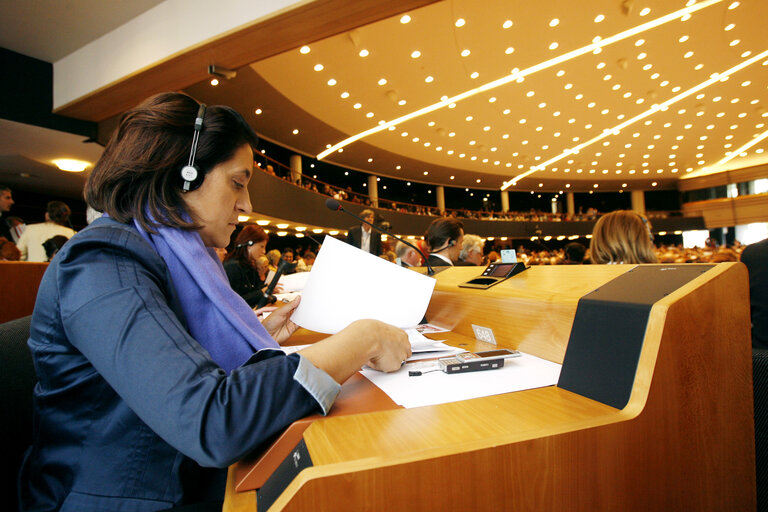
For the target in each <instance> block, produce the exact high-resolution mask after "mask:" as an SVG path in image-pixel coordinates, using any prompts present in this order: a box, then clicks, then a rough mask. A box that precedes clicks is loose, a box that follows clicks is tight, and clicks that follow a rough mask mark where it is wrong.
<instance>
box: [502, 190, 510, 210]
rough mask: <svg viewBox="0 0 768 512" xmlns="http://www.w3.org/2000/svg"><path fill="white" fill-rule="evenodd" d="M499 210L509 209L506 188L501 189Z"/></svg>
mask: <svg viewBox="0 0 768 512" xmlns="http://www.w3.org/2000/svg"><path fill="white" fill-rule="evenodd" d="M501 211H503V212H508V211H509V192H507V191H506V190H502V191H501Z"/></svg>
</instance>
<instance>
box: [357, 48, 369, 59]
mask: <svg viewBox="0 0 768 512" xmlns="http://www.w3.org/2000/svg"><path fill="white" fill-rule="evenodd" d="M358 55H360V56H361V57H367V56H368V55H370V53H369V52H368V50H366V49H365V48H363V49H362V50H360V53H358Z"/></svg>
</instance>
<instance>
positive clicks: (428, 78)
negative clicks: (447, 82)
mask: <svg viewBox="0 0 768 512" xmlns="http://www.w3.org/2000/svg"><path fill="white" fill-rule="evenodd" d="M434 80H435V78H434V77H432V76H428V77H426V78H425V79H424V81H425V82H427V83H428V84H430V83H432V82H434Z"/></svg>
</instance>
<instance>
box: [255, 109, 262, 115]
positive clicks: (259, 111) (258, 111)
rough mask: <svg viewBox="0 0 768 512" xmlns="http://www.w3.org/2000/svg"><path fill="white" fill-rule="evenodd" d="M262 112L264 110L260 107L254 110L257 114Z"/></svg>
mask: <svg viewBox="0 0 768 512" xmlns="http://www.w3.org/2000/svg"><path fill="white" fill-rule="evenodd" d="M261 112H262V110H261V109H260V108H257V109H256V110H254V113H255V114H256V115H257V116H258V115H261Z"/></svg>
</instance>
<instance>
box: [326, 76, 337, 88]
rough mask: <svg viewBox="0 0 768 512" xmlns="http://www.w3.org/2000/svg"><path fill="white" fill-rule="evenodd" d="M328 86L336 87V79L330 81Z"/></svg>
mask: <svg viewBox="0 0 768 512" xmlns="http://www.w3.org/2000/svg"><path fill="white" fill-rule="evenodd" d="M328 85H330V86H331V87H333V86H334V85H336V79H335V78H331V79H330V80H328Z"/></svg>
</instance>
